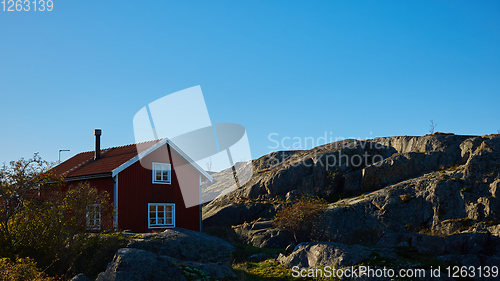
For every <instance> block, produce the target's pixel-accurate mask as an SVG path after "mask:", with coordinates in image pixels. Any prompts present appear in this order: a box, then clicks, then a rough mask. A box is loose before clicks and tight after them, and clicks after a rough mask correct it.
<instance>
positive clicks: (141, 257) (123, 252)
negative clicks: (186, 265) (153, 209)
mask: <svg viewBox="0 0 500 281" xmlns="http://www.w3.org/2000/svg"><path fill="white" fill-rule="evenodd" d="M146 280H150V281H160V280H187V279H186V278H185V277H184V276H183V275H182V273H181V271H180V270H179V269H178V268H177V267H176V266H174V265H173V264H172V263H171V262H169V261H168V260H167V259H166V258H162V257H159V256H157V255H156V254H154V253H151V252H148V251H145V250H139V249H130V248H122V249H119V250H118V251H117V252H116V254H115V257H114V258H113V261H112V262H111V263H110V264H109V265H108V268H107V269H106V271H104V272H102V273H100V274H99V275H98V276H97V279H96V281H146Z"/></svg>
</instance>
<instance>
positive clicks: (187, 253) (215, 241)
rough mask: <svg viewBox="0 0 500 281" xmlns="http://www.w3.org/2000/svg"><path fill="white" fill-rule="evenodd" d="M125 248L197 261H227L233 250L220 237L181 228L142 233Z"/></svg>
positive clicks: (230, 258) (230, 257) (229, 259)
mask: <svg viewBox="0 0 500 281" xmlns="http://www.w3.org/2000/svg"><path fill="white" fill-rule="evenodd" d="M127 248H135V249H142V250H146V251H150V252H152V253H155V254H158V255H165V256H169V257H173V258H176V259H180V260H184V261H198V262H229V261H231V260H232V252H233V251H234V250H235V248H234V247H233V246H232V245H231V244H229V243H228V242H226V241H224V240H222V239H220V238H217V237H215V236H211V235H208V234H205V233H202V232H197V231H191V230H187V229H183V228H173V229H167V230H165V231H164V232H160V233H149V234H144V235H143V238H141V239H133V240H132V241H130V242H129V244H128V245H127Z"/></svg>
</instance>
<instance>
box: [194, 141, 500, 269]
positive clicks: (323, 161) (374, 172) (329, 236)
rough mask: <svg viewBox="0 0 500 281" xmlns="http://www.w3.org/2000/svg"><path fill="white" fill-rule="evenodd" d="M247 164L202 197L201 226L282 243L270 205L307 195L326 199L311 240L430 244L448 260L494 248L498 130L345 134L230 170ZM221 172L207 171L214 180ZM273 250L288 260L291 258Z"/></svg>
mask: <svg viewBox="0 0 500 281" xmlns="http://www.w3.org/2000/svg"><path fill="white" fill-rule="evenodd" d="M249 165H252V166H251V167H252V168H253V171H254V172H253V175H252V177H251V179H250V181H248V182H247V183H246V185H244V186H242V187H240V188H238V189H237V190H234V191H232V192H229V193H227V194H225V195H223V196H219V197H218V198H217V199H215V200H214V201H212V202H211V203H209V204H207V205H206V206H204V208H203V220H204V225H205V227H210V226H233V228H234V229H235V231H236V232H237V233H238V234H239V235H240V237H241V239H242V240H244V241H246V242H247V243H251V244H253V245H255V246H259V247H269V245H276V246H277V247H283V245H284V244H286V243H287V242H290V240H291V238H290V236H288V238H286V235H284V234H279V231H280V230H279V229H275V228H273V226H272V219H273V217H274V215H275V213H276V210H277V209H279V208H280V204H281V202H283V201H282V200H293V199H295V198H298V197H299V196H301V195H302V194H309V195H314V196H318V197H321V198H326V199H327V200H328V201H329V202H331V203H330V204H329V206H328V208H327V210H326V211H325V212H324V213H323V214H322V215H321V217H320V219H319V223H318V224H317V227H315V229H314V231H313V233H311V235H310V237H311V241H318V242H319V241H321V243H334V244H335V243H341V244H342V245H349V244H350V245H352V244H364V245H375V244H377V243H378V244H377V245H379V246H382V247H396V246H404V247H411V248H413V249H416V248H418V249H419V250H418V251H419V252H421V253H427V252H426V251H428V250H426V249H429V247H430V249H432V250H431V251H434V254H436V255H441V256H443V257H442V259H448V260H450V259H451V260H453V261H456V262H457V263H460V262H459V261H460V260H461V259H462V260H463V259H467V258H468V259H469V261H470V259H473V260H474V261H475V264H485V262H484V260H485V259H484V258H477V257H478V256H474V257H470V256H468V257H465V256H464V255H479V256H481V257H488V259H493V260H496V261H498V257H499V256H500V242H499V239H498V238H499V236H500V225H499V223H500V198H499V197H500V173H499V169H500V135H485V136H460V135H453V134H442V133H436V134H433V135H426V136H421V137H411V136H401V137H385V138H376V139H372V140H364V141H359V140H345V141H341V142H336V143H332V144H327V145H323V146H320V147H316V148H314V149H311V150H307V151H286V152H274V153H271V154H269V155H266V156H263V157H261V158H259V159H257V160H254V161H253V162H251V163H250V162H248V163H240V165H239V166H238V169H242V170H244V169H248V167H250V166H249ZM230 176H231V174H230V171H223V172H221V173H220V174H218V175H215V177H214V178H215V179H216V186H218V187H217V188H219V189H220V188H223V187H224V181H225V180H227V179H229V178H230ZM205 188H209V187H208V186H207V187H205ZM266 224H267V227H262V226H263V225H266ZM277 235H281V239H275V237H276V236H277ZM467 235H469V236H467ZM422 237H424V238H422ZM427 237H432V238H427ZM273 238H274V240H272V239H273ZM434 238H435V239H434ZM287 239H288V240H287ZM269 240H271V241H272V243H267V241H269ZM422 241H425V242H422ZM467 241H475V242H474V243H472V244H473V245H469V244H470V243H469V242H467ZM474 245H475V246H474ZM330 246H331V245H330ZM308 247H309V246H307V245H305V246H304V245H303V246H301V247H297V248H296V249H295V250H296V251H300V252H304V251H307V249H309V248H311V247H309V248H308ZM426 247H427V248H426ZM474 247H475V248H474ZM304 249H306V250H304ZM447 255H455V256H452V257H448V256H447ZM456 255H459V257H458V256H456ZM281 259H282V260H283V261H284V263H285V264H288V265H290V260H294V258H293V257H290V258H288V259H285V258H281ZM298 260H300V259H298ZM481 261H483V262H481Z"/></svg>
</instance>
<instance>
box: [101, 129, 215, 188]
mask: <svg viewBox="0 0 500 281" xmlns="http://www.w3.org/2000/svg"><path fill="white" fill-rule="evenodd" d="M165 144H169V145H170V147H172V148H173V149H174V150H175V151H176V152H177V153H179V154H180V155H181V156H182V157H184V158H185V159H186V160H188V162H189V163H190V164H191V165H193V167H195V168H196V169H197V170H198V171H199V172H200V174H202V175H203V176H204V177H205V178H206V179H208V180H209V181H210V182H213V178H212V176H210V175H209V174H208V173H207V172H206V171H205V170H203V169H202V168H201V167H200V166H199V165H198V164H197V163H196V162H194V161H193V159H191V157H189V156H188V155H187V154H186V153H185V152H184V151H182V150H181V149H180V148H179V147H178V146H177V145H175V144H174V143H173V142H172V141H170V140H169V139H168V138H164V139H162V140H161V141H159V142H158V143H157V144H155V145H153V146H151V147H150V148H148V149H146V150H144V151H143V152H141V154H139V155H136V156H135V157H133V158H132V159H130V160H128V161H127V162H125V163H123V164H121V165H120V166H118V167H117V168H115V169H114V170H113V171H112V172H111V176H112V177H114V176H116V175H118V174H119V173H120V172H122V171H123V170H125V169H127V168H128V167H130V166H131V165H132V164H134V163H135V162H137V161H139V160H140V159H141V158H143V157H146V156H147V155H149V154H150V153H151V152H153V151H155V150H156V149H158V148H159V147H161V146H162V145H165Z"/></svg>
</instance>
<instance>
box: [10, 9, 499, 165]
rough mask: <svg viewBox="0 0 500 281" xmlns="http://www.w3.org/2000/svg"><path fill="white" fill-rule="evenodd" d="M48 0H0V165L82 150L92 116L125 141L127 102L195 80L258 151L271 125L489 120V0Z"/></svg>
mask: <svg viewBox="0 0 500 281" xmlns="http://www.w3.org/2000/svg"><path fill="white" fill-rule="evenodd" d="M53 2H54V10H53V11H52V12H32V11H31V12H4V11H0V97H1V102H0V114H1V115H0V118H1V125H0V126H1V127H0V129H1V132H0V144H1V148H0V163H3V162H4V161H10V160H16V159H19V158H20V157H30V156H31V155H32V154H33V153H34V152H37V151H38V152H40V154H41V156H42V157H43V158H45V159H46V160H49V161H55V160H57V155H58V150H59V149H71V152H70V153H64V154H63V158H62V159H63V160H65V159H67V158H68V157H70V156H72V155H74V154H76V153H78V152H81V151H88V150H92V149H93V129H94V128H101V129H103V136H102V146H103V147H110V146H118V145H124V144H129V143H133V142H134V134H133V129H132V118H133V116H134V114H135V113H136V112H137V111H138V110H139V109H141V108H142V107H143V106H145V105H146V104H148V103H150V102H152V101H154V100H156V99H158V98H160V97H163V96H164V95H167V94H170V93H173V92H176V91H179V90H182V89H185V88H188V87H192V86H196V85H201V88H202V90H203V94H204V96H205V100H206V103H207V106H208V110H209V113H210V117H211V120H212V122H231V123H238V124H241V125H243V126H245V127H246V129H247V133H248V136H249V140H250V145H251V149H252V156H253V157H254V158H256V157H259V156H261V155H263V154H265V153H268V152H269V151H270V150H272V149H271V148H269V147H270V146H271V147H273V146H275V143H273V142H271V141H270V140H269V139H268V137H269V134H271V133H276V134H278V135H277V136H276V135H274V136H273V139H278V140H281V138H283V137H291V138H293V137H298V138H301V139H304V138H306V137H313V138H319V137H321V136H324V134H325V132H327V133H328V136H332V137H333V138H336V137H344V138H348V137H354V138H362V139H364V138H370V137H376V136H391V135H424V134H426V133H428V130H429V120H430V119H433V120H434V121H435V122H436V123H437V124H438V125H437V127H436V130H439V131H444V132H453V133H456V134H476V135H483V134H491V133H496V132H497V131H498V130H500V122H499V121H500V114H499V110H498V109H499V104H500V2H499V1H451V0H449V1H421V0H419V1H290V0H286V1H164V0H162V1H153V0H147V1H118V0H106V1H97V0H85V1H82V0H53ZM0 7H1V6H0ZM291 144H292V141H289V142H287V143H285V146H288V145H291ZM304 148H305V147H304Z"/></svg>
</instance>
